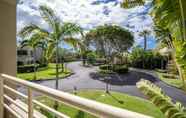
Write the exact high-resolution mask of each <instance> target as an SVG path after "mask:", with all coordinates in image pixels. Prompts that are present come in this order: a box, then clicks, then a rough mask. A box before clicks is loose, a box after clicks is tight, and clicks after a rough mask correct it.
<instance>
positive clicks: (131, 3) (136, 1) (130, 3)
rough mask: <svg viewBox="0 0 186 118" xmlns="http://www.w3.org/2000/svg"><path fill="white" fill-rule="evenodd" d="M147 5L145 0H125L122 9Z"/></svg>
mask: <svg viewBox="0 0 186 118" xmlns="http://www.w3.org/2000/svg"><path fill="white" fill-rule="evenodd" d="M144 4H145V0H123V2H122V3H121V7H123V8H126V9H130V8H134V7H136V6H141V5H144Z"/></svg>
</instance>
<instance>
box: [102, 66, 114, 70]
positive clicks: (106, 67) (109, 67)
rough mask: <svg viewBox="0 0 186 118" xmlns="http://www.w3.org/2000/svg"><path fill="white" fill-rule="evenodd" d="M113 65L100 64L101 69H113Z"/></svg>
mask: <svg viewBox="0 0 186 118" xmlns="http://www.w3.org/2000/svg"><path fill="white" fill-rule="evenodd" d="M112 68H113V67H112V65H101V66H99V69H101V70H112Z"/></svg>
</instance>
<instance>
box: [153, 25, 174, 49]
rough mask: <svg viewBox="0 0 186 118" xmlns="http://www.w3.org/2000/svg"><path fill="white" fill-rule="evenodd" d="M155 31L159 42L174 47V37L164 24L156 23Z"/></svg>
mask: <svg viewBox="0 0 186 118" xmlns="http://www.w3.org/2000/svg"><path fill="white" fill-rule="evenodd" d="M154 31H155V34H156V40H157V42H158V43H159V44H165V45H166V46H167V47H168V48H171V49H173V48H174V45H173V38H172V35H171V32H170V31H169V29H165V28H163V27H162V26H158V25H155V26H154Z"/></svg>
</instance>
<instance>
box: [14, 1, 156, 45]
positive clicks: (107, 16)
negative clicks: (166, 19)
mask: <svg viewBox="0 0 186 118" xmlns="http://www.w3.org/2000/svg"><path fill="white" fill-rule="evenodd" d="M121 2H122V0H20V2H19V4H18V6H17V31H19V30H20V29H21V28H22V27H24V26H25V25H27V24H29V23H34V24H37V25H40V26H41V27H43V28H46V29H48V30H49V29H50V28H49V27H48V25H47V24H46V23H45V22H44V21H43V20H42V19H41V16H40V13H39V11H38V6H39V5H42V4H45V5H47V6H49V7H51V8H52V9H54V10H55V13H56V14H57V16H58V17H59V18H60V19H61V21H62V22H73V23H77V24H79V25H80V26H81V27H82V28H83V29H84V30H85V31H88V30H90V29H92V28H95V27H96V26H99V25H103V24H115V25H119V26H121V27H124V28H127V29H128V30H130V31H132V32H133V33H134V36H135V45H141V46H143V37H140V36H139V32H140V31H143V30H144V29H148V30H152V26H153V21H152V18H151V16H150V15H148V12H149V11H150V2H151V0H147V1H146V3H145V5H144V6H138V7H135V8H132V9H123V8H121V7H120V3H121ZM148 38H149V40H148V48H154V47H155V38H154V33H153V31H152V34H151V35H150V36H149V37H148ZM65 47H68V46H65Z"/></svg>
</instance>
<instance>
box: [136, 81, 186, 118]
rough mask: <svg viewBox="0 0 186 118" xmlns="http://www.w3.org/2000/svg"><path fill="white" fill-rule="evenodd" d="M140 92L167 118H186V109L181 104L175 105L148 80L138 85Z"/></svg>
mask: <svg viewBox="0 0 186 118" xmlns="http://www.w3.org/2000/svg"><path fill="white" fill-rule="evenodd" d="M137 87H138V88H139V89H140V91H141V92H142V93H143V94H145V95H146V96H148V98H149V99H150V100H151V101H152V102H153V103H154V104H155V105H156V106H157V107H158V108H159V109H160V110H161V111H162V112H163V113H164V115H165V116H166V117H167V118H186V112H185V110H186V109H185V108H184V107H183V106H182V105H181V103H178V102H177V103H176V104H174V103H173V102H172V100H171V98H170V97H169V96H167V95H165V93H164V92H163V91H162V90H161V88H159V87H158V86H156V85H154V84H153V83H151V82H150V81H148V80H141V81H139V82H138V83H137Z"/></svg>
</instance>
